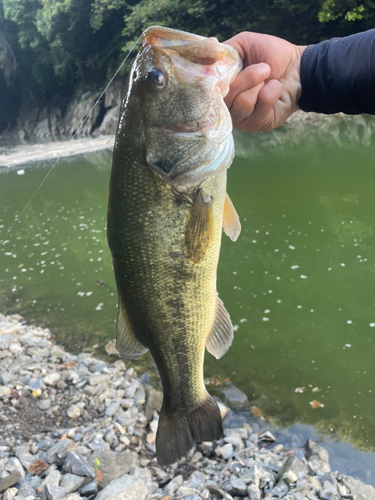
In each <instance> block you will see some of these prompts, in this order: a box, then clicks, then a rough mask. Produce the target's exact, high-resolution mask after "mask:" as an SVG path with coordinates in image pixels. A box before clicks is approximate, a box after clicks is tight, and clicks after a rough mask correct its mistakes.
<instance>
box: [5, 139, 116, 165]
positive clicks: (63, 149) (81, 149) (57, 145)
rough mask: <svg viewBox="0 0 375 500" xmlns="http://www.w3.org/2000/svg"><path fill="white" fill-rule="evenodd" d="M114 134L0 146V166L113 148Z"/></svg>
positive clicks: (24, 163)
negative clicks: (6, 146) (9, 146)
mask: <svg viewBox="0 0 375 500" xmlns="http://www.w3.org/2000/svg"><path fill="white" fill-rule="evenodd" d="M113 143H114V136H112V135H103V136H100V137H97V138H95V139H94V138H92V137H87V138H84V139H74V140H73V141H61V142H48V143H44V144H24V145H20V146H15V147H13V148H0V167H8V168H12V167H16V166H18V165H23V166H27V164H28V163H33V162H37V161H44V160H54V159H56V160H57V159H58V158H59V157H61V158H64V157H67V156H74V155H80V154H84V153H92V152H94V151H100V150H101V149H110V148H113Z"/></svg>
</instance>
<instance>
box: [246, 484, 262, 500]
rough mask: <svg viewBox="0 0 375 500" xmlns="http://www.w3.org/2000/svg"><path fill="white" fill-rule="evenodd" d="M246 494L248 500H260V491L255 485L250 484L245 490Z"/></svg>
mask: <svg viewBox="0 0 375 500" xmlns="http://www.w3.org/2000/svg"><path fill="white" fill-rule="evenodd" d="M247 494H248V495H249V499H250V500H260V499H261V493H260V489H259V487H258V486H256V485H255V484H250V486H249V487H248V488H247Z"/></svg>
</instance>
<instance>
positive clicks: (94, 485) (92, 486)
mask: <svg viewBox="0 0 375 500" xmlns="http://www.w3.org/2000/svg"><path fill="white" fill-rule="evenodd" d="M97 491H98V482H97V480H96V479H94V481H91V483H89V484H86V486H84V487H83V488H82V489H81V495H82V496H86V497H88V496H90V495H94V494H95V493H96V492H97Z"/></svg>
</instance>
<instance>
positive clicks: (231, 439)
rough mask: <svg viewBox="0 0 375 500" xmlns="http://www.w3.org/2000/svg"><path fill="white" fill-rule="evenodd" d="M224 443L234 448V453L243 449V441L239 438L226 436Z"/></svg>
mask: <svg viewBox="0 0 375 500" xmlns="http://www.w3.org/2000/svg"><path fill="white" fill-rule="evenodd" d="M224 442H225V443H231V444H232V445H233V446H234V447H235V452H236V453H238V452H239V451H241V450H243V449H244V444H243V441H242V439H241V438H240V437H239V436H226V437H225V438H224Z"/></svg>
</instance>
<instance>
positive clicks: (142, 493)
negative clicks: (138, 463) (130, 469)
mask: <svg viewBox="0 0 375 500" xmlns="http://www.w3.org/2000/svg"><path fill="white" fill-rule="evenodd" d="M146 497H147V486H146V484H145V483H144V482H143V481H142V480H141V479H138V478H136V477H134V476H130V475H129V474H125V475H123V476H121V477H119V478H117V479H114V480H113V481H111V482H110V483H109V484H108V485H107V486H106V487H105V488H104V489H103V490H102V491H101V492H100V493H99V494H98V495H97V496H96V498H95V500H145V499H146Z"/></svg>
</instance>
